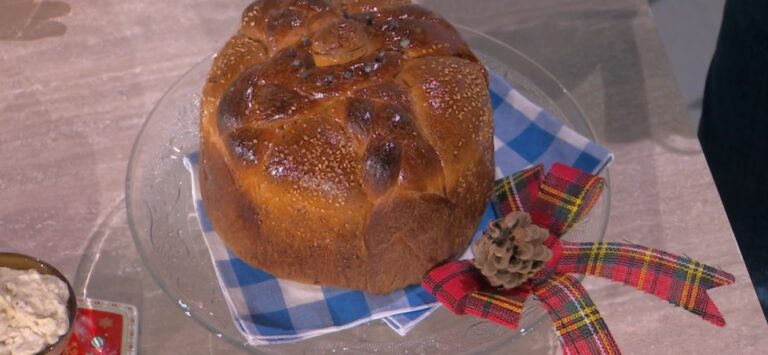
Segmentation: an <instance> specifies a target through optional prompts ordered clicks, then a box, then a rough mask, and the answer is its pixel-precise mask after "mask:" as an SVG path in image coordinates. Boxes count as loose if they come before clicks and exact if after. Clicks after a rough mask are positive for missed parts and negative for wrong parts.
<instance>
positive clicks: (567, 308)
mask: <svg viewBox="0 0 768 355" xmlns="http://www.w3.org/2000/svg"><path fill="white" fill-rule="evenodd" d="M533 293H534V294H535V295H536V297H538V298H539V301H541V303H543V304H544V307H545V308H546V309H547V312H548V313H549V315H550V317H551V318H552V321H553V322H554V325H555V330H556V331H557V334H558V335H559V336H560V345H561V346H562V348H563V354H620V353H621V351H619V346H618V345H616V341H615V340H613V336H611V333H610V332H609V331H608V327H607V326H606V325H605V321H603V318H602V316H600V312H598V311H597V307H595V304H594V303H592V300H591V299H590V298H589V296H588V295H587V291H586V290H585V289H584V287H582V286H581V283H579V281H578V280H576V279H575V278H573V277H572V276H569V275H564V274H554V275H552V277H550V278H545V279H542V280H539V281H538V282H537V283H536V284H534V286H533Z"/></svg>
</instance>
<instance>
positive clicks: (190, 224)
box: [126, 26, 610, 353]
mask: <svg viewBox="0 0 768 355" xmlns="http://www.w3.org/2000/svg"><path fill="white" fill-rule="evenodd" d="M459 30H460V32H461V34H462V36H464V38H465V39H466V40H467V42H468V43H469V44H470V46H471V47H472V48H473V50H474V51H475V53H476V54H477V55H478V57H479V58H480V59H481V61H482V62H483V64H485V65H486V66H487V67H488V68H489V69H490V70H492V71H493V72H495V73H496V74H498V75H500V76H502V77H503V78H505V79H506V80H507V81H508V82H509V83H510V84H511V85H512V86H513V87H514V88H516V89H517V90H518V91H520V92H521V93H522V94H523V95H524V96H526V97H527V98H528V99H530V100H531V101H533V102H534V103H536V104H538V105H539V106H541V107H542V108H544V109H545V110H547V111H549V112H550V113H551V114H553V115H554V116H555V117H558V118H559V119H560V120H562V121H563V122H564V123H565V124H566V125H568V126H570V127H571V128H573V129H575V130H576V131H577V132H579V133H581V134H582V135H584V136H586V137H588V138H590V139H592V140H595V135H594V132H593V131H592V128H591V127H590V125H589V121H588V120H587V119H586V118H585V116H584V113H583V112H582V110H581V109H580V108H579V106H578V104H576V102H575V101H574V99H573V97H571V95H570V94H569V93H568V92H567V91H566V90H565V88H564V87H563V86H562V85H561V84H560V83H559V82H558V81H557V80H556V79H555V78H554V77H553V76H552V75H551V74H550V73H549V72H547V71H546V70H545V69H544V68H542V67H541V66H540V65H539V64H537V63H536V62H534V61H532V60H531V59H530V58H528V57H527V56H525V55H524V54H523V53H520V52H519V51H517V50H515V49H514V48H511V47H509V46H508V45H506V44H504V43H502V42H500V41H498V40H496V39H494V38H492V37H489V36H487V35H485V34H482V33H479V32H477V31H474V30H471V29H469V28H464V27H460V26H459ZM210 64H211V58H207V59H206V60H204V61H202V62H200V63H198V64H197V65H195V66H194V67H193V68H192V69H190V70H189V71H188V72H187V73H186V74H184V76H183V77H181V79H179V80H178V81H177V82H176V83H175V84H174V85H173V86H172V87H171V88H170V89H169V90H168V92H166V93H165V95H163V97H162V98H161V99H160V101H159V102H158V103H157V106H155V108H154V109H153V110H152V112H151V113H150V114H149V117H148V118H147V120H146V122H145V123H144V126H143V127H142V129H141V132H140V134H139V136H138V138H137V139H136V143H135V145H134V147H133V151H132V154H131V158H130V163H129V167H128V176H127V181H126V209H127V212H128V215H127V217H128V224H129V226H130V229H131V234H132V236H133V239H134V242H135V244H136V248H137V249H138V252H139V254H140V256H141V259H142V260H143V262H144V264H145V266H146V269H147V270H149V272H150V274H151V275H152V276H153V277H154V279H155V280H156V281H157V283H158V284H159V286H160V288H161V289H162V290H163V291H164V292H165V293H166V294H167V295H168V296H169V297H170V298H171V300H172V302H173V303H174V304H177V305H178V306H179V307H180V311H181V312H184V313H185V314H186V315H187V316H190V317H191V318H193V319H195V320H196V321H197V322H199V323H200V324H201V325H202V326H204V327H205V328H206V329H208V330H210V331H211V332H212V333H213V334H214V335H215V336H216V337H219V338H222V339H225V340H227V341H228V342H230V343H232V344H235V345H237V346H241V347H243V348H244V349H246V350H249V351H252V352H263V353H277V352H306V351H311V352H337V351H351V352H354V353H373V352H382V351H383V352H387V353H390V352H397V353H406V352H417V353H424V352H437V353H465V352H484V351H489V350H493V349H500V348H501V347H504V346H505V345H508V344H509V343H510V342H513V341H515V339H516V338H518V337H520V336H522V335H524V334H525V333H526V332H528V331H529V330H531V329H532V328H533V327H535V326H536V325H538V324H540V323H545V324H551V323H550V321H549V319H548V316H547V314H546V312H545V311H544V310H543V308H542V307H541V306H540V305H537V304H536V301H535V300H533V301H530V302H528V303H527V304H526V306H525V309H524V311H523V314H522V317H521V322H520V327H519V329H518V330H517V331H511V330H509V329H506V328H503V327H501V326H497V325H495V324H493V323H490V322H486V321H483V320H481V319H478V318H475V317H469V316H466V317H456V316H454V315H453V314H451V313H449V312H448V311H446V310H445V309H443V308H440V309H438V310H437V311H435V312H434V313H433V314H432V315H431V316H429V317H428V318H427V319H426V320H424V321H422V322H421V323H420V324H418V325H417V326H416V327H415V328H414V329H413V330H412V331H411V332H410V333H408V335H407V336H404V337H402V336H400V335H398V334H397V333H395V332H394V331H392V330H391V329H389V327H387V325H385V324H384V323H383V322H382V321H380V320H377V321H372V322H369V323H367V324H363V325H361V326H357V327H354V328H352V329H349V330H345V331H341V332H337V333H334V334H330V335H325V336H320V337H316V338H311V339H307V340H303V341H299V342H295V343H291V344H281V345H269V346H252V345H250V344H248V343H247V342H246V341H245V338H244V337H243V336H242V335H241V334H240V332H239V331H238V330H237V328H236V327H235V324H234V322H233V320H232V318H231V316H230V313H229V311H228V309H227V305H226V302H225V300H224V297H223V296H222V293H221V290H220V288H219V286H218V282H217V281H216V275H215V273H214V269H213V265H212V263H211V258H210V255H209V253H208V249H207V247H206V244H205V242H204V240H203V237H202V234H201V232H200V230H199V228H198V223H197V218H196V217H195V214H194V209H193V204H192V197H191V190H190V178H189V175H188V173H187V171H186V170H185V169H184V167H183V165H182V159H181V158H182V157H183V155H184V154H186V153H188V152H192V151H196V150H197V149H198V107H199V100H200V91H201V87H202V84H203V82H204V80H205V77H206V74H207V71H208V69H209V67H210ZM602 175H603V176H604V177H607V171H604V172H603V173H602ZM609 200H610V196H609V193H608V190H607V189H606V193H604V194H603V195H602V197H601V198H600V200H599V201H598V203H597V204H596V205H595V207H594V209H593V210H592V212H591V213H590V214H589V215H588V216H587V218H586V219H585V220H583V221H582V222H581V223H579V224H578V226H577V227H576V228H575V229H574V230H572V231H571V232H569V233H568V234H567V235H566V236H565V237H564V239H566V240H573V241H596V240H602V239H603V234H604V233H605V228H606V225H607V222H608V211H609Z"/></svg>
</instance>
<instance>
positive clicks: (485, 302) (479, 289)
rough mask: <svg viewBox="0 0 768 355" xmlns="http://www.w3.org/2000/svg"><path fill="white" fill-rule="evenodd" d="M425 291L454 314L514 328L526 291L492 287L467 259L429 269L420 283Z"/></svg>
mask: <svg viewBox="0 0 768 355" xmlns="http://www.w3.org/2000/svg"><path fill="white" fill-rule="evenodd" d="M421 285H422V287H424V289H425V290H427V292H429V293H431V294H432V295H434V296H435V298H437V300H438V301H439V302H440V303H442V304H443V305H444V306H445V307H446V308H447V309H448V310H450V311H451V312H453V313H455V314H459V315H461V314H469V315H474V316H477V317H480V318H483V319H487V320H490V321H492V322H495V323H498V324H501V325H503V326H505V327H508V328H512V329H515V328H517V325H518V322H519V320H520V312H521V311H522V309H523V305H524V304H525V300H526V298H528V295H529V292H528V290H525V289H519V290H518V289H516V290H509V291H499V290H495V289H491V288H490V287H489V286H488V285H487V284H486V282H485V279H484V278H483V275H482V274H480V271H478V270H477V269H476V268H475V267H474V266H472V264H471V263H470V262H469V261H466V260H464V261H453V262H449V263H446V264H443V265H441V266H438V267H436V268H434V269H432V270H431V271H430V272H429V273H427V275H426V276H425V277H424V279H423V280H422V282H421Z"/></svg>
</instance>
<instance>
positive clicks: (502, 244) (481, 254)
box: [472, 212, 552, 289]
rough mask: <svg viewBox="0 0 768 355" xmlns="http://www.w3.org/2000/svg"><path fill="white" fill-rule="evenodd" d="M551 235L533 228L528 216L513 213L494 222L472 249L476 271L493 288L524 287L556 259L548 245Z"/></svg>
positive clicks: (539, 228) (535, 227)
mask: <svg viewBox="0 0 768 355" xmlns="http://www.w3.org/2000/svg"><path fill="white" fill-rule="evenodd" d="M548 235H549V234H548V233H547V231H546V230H545V229H543V228H541V227H539V226H537V225H534V224H531V216H530V215H528V214H527V213H525V212H512V213H510V214H508V215H507V216H506V217H504V219H497V220H495V221H493V222H491V223H490V224H489V225H488V228H487V229H486V230H485V232H483V236H482V237H480V239H479V240H478V241H477V242H475V244H474V245H473V246H472V251H473V252H474V254H475V260H474V264H475V267H477V268H478V269H480V272H481V273H482V274H483V275H484V276H485V277H486V278H487V279H488V281H489V282H490V284H491V285H492V286H495V287H502V288H505V289H511V288H515V287H517V286H520V285H521V284H522V283H524V282H525V281H527V280H528V279H529V278H531V276H533V275H534V274H535V273H536V272H537V271H539V270H540V269H541V268H542V267H543V266H544V264H545V263H546V262H547V260H549V258H551V257H552V251H551V250H549V248H547V247H546V246H545V245H544V239H546V238H547V236H548Z"/></svg>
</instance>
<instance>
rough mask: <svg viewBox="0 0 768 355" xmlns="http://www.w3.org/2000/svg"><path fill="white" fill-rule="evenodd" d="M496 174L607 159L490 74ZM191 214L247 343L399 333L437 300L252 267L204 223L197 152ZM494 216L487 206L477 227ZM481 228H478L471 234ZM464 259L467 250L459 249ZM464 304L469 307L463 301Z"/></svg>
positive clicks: (416, 291) (595, 165)
mask: <svg viewBox="0 0 768 355" xmlns="http://www.w3.org/2000/svg"><path fill="white" fill-rule="evenodd" d="M489 79H490V85H489V93H490V97H491V106H492V108H493V121H494V146H495V160H496V177H497V178H499V177H502V176H505V175H509V174H512V173H514V172H517V171H520V170H521V169H524V168H526V167H529V166H531V165H533V164H542V165H543V166H545V167H549V166H551V165H552V164H553V163H555V162H562V163H565V164H569V165H572V166H576V167H579V168H581V169H583V170H586V171H591V172H598V171H600V170H601V169H602V168H603V167H605V166H606V165H607V164H608V163H609V162H610V160H611V159H612V158H613V156H612V155H611V154H610V153H609V152H608V151H607V150H605V148H603V147H600V146H599V145H597V144H595V143H594V142H591V141H589V140H588V139H586V138H584V137H583V136H581V135H579V134H578V133H576V132H575V131H573V130H572V129H570V128H568V127H567V126H565V125H563V124H562V123H561V122H560V121H558V120H557V119H556V118H554V117H553V116H551V115H549V114H548V113H547V112H545V111H542V110H541V108H539V107H538V106H536V105H534V104H533V103H531V102H530V101H528V100H527V99H526V98H524V97H523V96H522V95H520V93H518V92H517V91H515V90H513V89H512V88H511V87H510V86H509V85H508V84H507V83H506V82H505V81H504V80H503V79H502V78H501V77H499V76H497V75H494V74H493V73H490V76H489ZM184 164H185V166H186V167H187V169H188V170H189V171H190V175H191V178H192V187H193V191H192V192H193V198H194V204H195V211H196V214H197V217H198V221H199V222H200V227H201V230H202V231H203V236H204V239H205V242H206V243H207V245H208V249H209V251H210V253H211V258H212V260H213V265H214V268H215V270H216V274H217V277H218V281H219V283H220V285H221V288H222V290H223V294H224V297H225V299H226V301H227V305H228V306H229V309H230V312H231V313H232V317H233V319H234V322H235V324H236V326H237V328H238V329H239V330H240V332H241V333H242V334H243V336H244V337H245V339H247V340H248V342H249V343H251V344H271V343H280V342H290V341H296V340H300V339H306V338H309V337H313V336H318V335H323V334H328V333H332V332H336V331H339V330H342V329H347V328H350V327H353V326H356V325H358V324H362V323H365V322H368V321H371V320H373V319H382V320H383V321H384V322H385V323H386V324H387V325H389V326H390V327H392V329H393V330H395V331H396V332H398V333H399V334H401V335H404V334H406V333H407V332H408V331H409V330H410V329H412V328H413V327H414V326H415V325H416V324H418V323H419V322H420V321H422V320H423V319H425V318H427V317H428V316H429V314H430V313H431V312H432V311H434V310H435V309H436V308H437V307H438V306H439V303H437V301H436V300H435V298H434V296H433V295H431V294H429V293H428V292H426V290H424V289H423V288H422V287H421V286H420V285H413V286H410V287H407V288H405V289H402V290H397V291H394V292H392V293H389V294H385V295H372V294H368V293H365V292H362V291H357V290H345V289H336V288H330V287H320V286H312V285H303V284H299V283H295V282H291V281H288V280H282V279H278V278H275V277H274V276H272V275H269V274H267V273H265V272H263V271H261V270H259V269H256V268H252V267H250V266H248V265H247V264H245V263H244V262H243V261H242V260H240V259H238V258H237V257H236V256H234V255H233V254H232V253H230V252H229V251H228V250H227V248H226V246H225V245H224V244H223V243H222V242H221V240H220V239H219V238H218V236H217V235H216V233H215V232H214V231H213V228H212V226H211V224H210V222H209V221H208V217H207V214H206V212H205V209H204V206H203V203H202V200H201V199H200V191H199V187H198V181H197V175H196V174H197V170H198V156H197V153H195V152H192V153H190V154H187V156H186V157H185V159H184ZM493 218H494V211H493V208H492V207H491V206H490V205H489V207H488V208H487V209H486V211H485V213H484V215H483V217H482V220H481V222H480V224H479V226H481V227H484V226H485V225H487V222H488V221H489V220H491V219H493ZM481 232H482V228H478V230H477V232H476V233H475V237H477V236H479V235H480V233H481ZM465 256H466V257H471V252H469V250H468V252H467V253H466V254H465ZM470 307H471V305H470Z"/></svg>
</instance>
